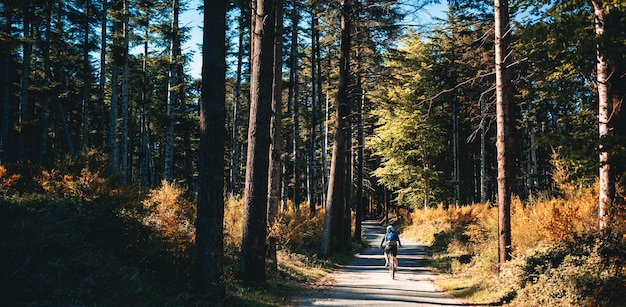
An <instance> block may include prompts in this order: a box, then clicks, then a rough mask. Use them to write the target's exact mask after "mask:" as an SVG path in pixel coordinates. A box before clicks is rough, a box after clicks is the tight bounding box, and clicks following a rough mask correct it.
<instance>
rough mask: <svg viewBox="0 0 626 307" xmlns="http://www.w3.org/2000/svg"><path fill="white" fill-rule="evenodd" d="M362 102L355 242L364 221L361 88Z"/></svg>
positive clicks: (359, 236) (359, 123)
mask: <svg viewBox="0 0 626 307" xmlns="http://www.w3.org/2000/svg"><path fill="white" fill-rule="evenodd" d="M361 91H362V93H361V102H360V103H359V104H358V108H357V113H358V116H359V117H358V122H357V125H358V128H357V129H358V131H357V137H358V139H359V140H358V142H359V147H358V154H357V176H356V177H357V178H356V209H355V211H356V214H355V218H356V222H355V226H354V240H355V241H357V242H360V241H361V240H362V237H361V231H362V227H361V222H362V220H363V211H364V206H363V169H364V164H365V133H364V131H363V124H364V123H363V108H364V107H365V90H364V89H362V88H361Z"/></svg>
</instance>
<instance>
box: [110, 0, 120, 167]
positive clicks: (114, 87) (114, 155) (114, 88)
mask: <svg viewBox="0 0 626 307" xmlns="http://www.w3.org/2000/svg"><path fill="white" fill-rule="evenodd" d="M119 9H120V8H119V6H118V5H117V3H116V4H114V7H113V11H114V12H117V11H119ZM121 27H122V25H121V22H120V21H117V20H116V21H114V22H113V33H112V35H113V42H112V46H111V52H112V58H113V60H112V63H111V106H110V109H109V130H108V131H109V133H108V141H107V148H108V152H109V163H110V165H111V168H112V170H113V173H114V174H117V172H118V166H119V165H118V162H119V159H118V155H119V152H118V140H117V137H118V136H117V119H118V100H119V96H118V91H119V84H118V81H119V65H120V63H119V61H120V58H121V57H122V55H120V52H119V49H120V46H119V45H120V41H119V36H120V32H121V31H122V29H121Z"/></svg>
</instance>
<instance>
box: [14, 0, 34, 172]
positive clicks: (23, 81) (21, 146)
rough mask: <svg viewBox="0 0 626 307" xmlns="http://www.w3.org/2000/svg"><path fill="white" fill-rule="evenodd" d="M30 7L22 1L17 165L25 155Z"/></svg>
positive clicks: (29, 55) (29, 58)
mask: <svg viewBox="0 0 626 307" xmlns="http://www.w3.org/2000/svg"><path fill="white" fill-rule="evenodd" d="M30 10H31V6H30V1H29V0H24V2H23V14H24V17H23V18H22V19H23V23H22V39H23V42H22V72H21V77H20V105H19V108H20V110H19V111H20V112H19V114H20V115H19V122H18V123H19V125H18V126H19V129H20V135H19V139H18V152H17V154H18V156H17V157H18V163H19V164H24V162H25V161H24V158H25V154H26V148H25V146H26V144H25V143H26V137H27V136H26V131H27V130H28V129H27V125H28V108H29V101H28V85H29V78H30V61H31V52H32V44H31V42H30V41H31V39H32V38H31V33H30V27H31V25H30V18H31V13H30Z"/></svg>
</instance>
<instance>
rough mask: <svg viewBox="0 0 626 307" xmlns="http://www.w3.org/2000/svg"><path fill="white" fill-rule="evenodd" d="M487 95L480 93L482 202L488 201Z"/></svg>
mask: <svg viewBox="0 0 626 307" xmlns="http://www.w3.org/2000/svg"><path fill="white" fill-rule="evenodd" d="M485 119H486V116H485V97H484V94H481V95H480V202H481V203H485V202H486V201H487V178H486V176H487V160H486V156H485V153H486V148H487V147H486V139H487V137H486V134H487V131H486V130H487V129H486V125H485Z"/></svg>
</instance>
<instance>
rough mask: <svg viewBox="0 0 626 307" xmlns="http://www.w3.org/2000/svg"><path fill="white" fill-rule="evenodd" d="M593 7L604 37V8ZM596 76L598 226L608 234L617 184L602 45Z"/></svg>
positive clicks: (597, 29)
mask: <svg viewBox="0 0 626 307" xmlns="http://www.w3.org/2000/svg"><path fill="white" fill-rule="evenodd" d="M591 3H592V4H593V14H594V16H595V20H594V25H595V34H596V37H597V38H600V39H599V41H601V39H602V37H603V36H604V28H605V25H604V7H603V6H602V2H601V1H598V0H593V1H591ZM596 74H597V82H596V84H597V91H598V138H599V139H600V145H599V151H600V155H599V159H600V168H599V177H600V178H599V179H600V191H599V199H598V201H599V205H598V227H599V228H600V231H602V232H605V231H606V230H607V229H608V227H609V225H608V224H609V215H608V211H609V208H610V206H611V204H612V203H613V197H614V194H615V182H614V180H613V176H611V168H612V167H611V166H612V165H611V154H610V152H609V148H608V145H607V143H608V142H607V141H606V140H607V138H608V137H610V136H611V127H610V122H609V121H610V117H611V113H612V112H613V110H612V104H611V100H610V92H609V91H610V87H611V84H610V82H611V80H610V71H609V63H608V61H607V58H606V55H605V50H604V48H603V46H602V45H601V43H598V46H597V51H596Z"/></svg>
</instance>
